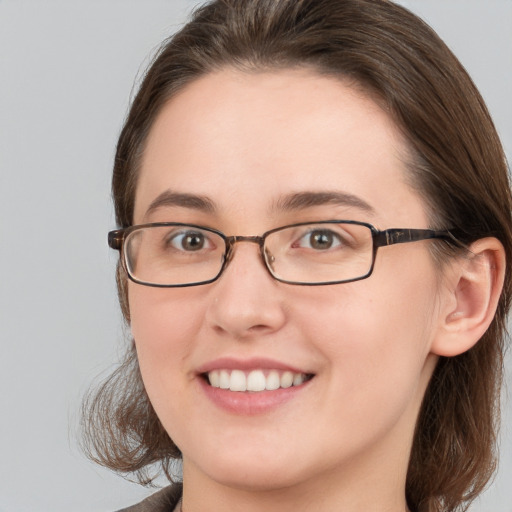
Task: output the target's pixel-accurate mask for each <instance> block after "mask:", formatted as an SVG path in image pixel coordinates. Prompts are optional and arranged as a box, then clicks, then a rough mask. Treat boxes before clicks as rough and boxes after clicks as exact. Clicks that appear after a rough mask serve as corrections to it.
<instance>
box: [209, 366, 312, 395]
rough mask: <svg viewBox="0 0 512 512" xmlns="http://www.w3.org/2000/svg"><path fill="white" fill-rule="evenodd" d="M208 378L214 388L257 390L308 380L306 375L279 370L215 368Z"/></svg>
mask: <svg viewBox="0 0 512 512" xmlns="http://www.w3.org/2000/svg"><path fill="white" fill-rule="evenodd" d="M208 380H209V381H210V385H211V386H212V387H214V388H221V389H229V390H230V391H253V392H257V391H273V390H275V389H279V388H289V387H291V386H300V385H301V384H302V383H303V382H304V381H305V380H306V375H305V374H304V373H293V372H290V371H286V372H279V371H278V370H270V371H263V370H252V371H251V372H248V373H246V372H244V371H242V370H213V371H211V372H208Z"/></svg>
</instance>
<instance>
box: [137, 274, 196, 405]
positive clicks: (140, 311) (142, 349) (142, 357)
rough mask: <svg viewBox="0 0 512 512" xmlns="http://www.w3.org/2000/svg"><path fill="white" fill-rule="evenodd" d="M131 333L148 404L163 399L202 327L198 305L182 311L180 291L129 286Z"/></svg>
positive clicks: (182, 293)
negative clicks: (150, 401) (147, 396)
mask: <svg viewBox="0 0 512 512" xmlns="http://www.w3.org/2000/svg"><path fill="white" fill-rule="evenodd" d="M128 292H129V304H130V315H131V323H130V325H131V331H132V335H133V338H134V340H135V346H136V349H137V357H138V360H139V366H140V370H141V373H142V378H143V381H144V384H145V387H146V390H147V392H148V394H149V396H150V398H151V400H152V401H153V400H157V399H158V397H159V395H162V396H166V393H167V391H168V388H169V387H175V386H176V383H177V382H178V381H179V377H181V375H182V374H183V373H184V372H185V371H186V368H185V367H184V366H183V364H182V362H183V361H184V360H187V358H188V356H189V354H190V353H191V351H192V350H193V343H191V340H194V339H195V338H196V335H197V331H198V330H199V329H200V327H201V318H204V314H202V313H201V306H200V304H201V302H200V301H197V302H196V303H195V307H185V306H184V304H185V303H186V304H189V302H187V301H186V300H185V295H186V292H185V293H184V291H183V289H179V290H175V289H157V288H149V287H144V286H140V285H135V284H132V283H130V286H129V290H128ZM173 381H175V382H173Z"/></svg>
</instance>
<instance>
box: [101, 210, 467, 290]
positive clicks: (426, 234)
mask: <svg viewBox="0 0 512 512" xmlns="http://www.w3.org/2000/svg"><path fill="white" fill-rule="evenodd" d="M308 224H354V225H358V226H365V227H367V228H368V229H369V230H370V231H371V234H372V247H373V248H372V262H371V265H370V268H369V270H368V272H367V273H366V274H364V275H363V276H359V277H355V278H352V279H343V280H340V281H323V282H319V283H308V282H302V281H288V280H286V279H281V278H279V277H276V276H275V275H274V274H273V273H272V269H271V268H270V264H269V262H268V260H267V257H266V255H265V240H266V239H267V237H268V236H269V235H271V234H272V233H275V232H277V231H282V230H283V229H288V228H294V227H297V226H306V225H308ZM165 226H189V227H191V228H196V229H200V230H203V231H209V232H210V233H214V234H216V235H218V236H220V237H221V238H222V239H223V240H224V243H225V245H226V250H225V251H224V261H223V262H222V266H221V268H220V270H219V272H218V273H217V275H216V276H215V277H213V278H212V279H208V280H207V281H198V282H194V283H185V284H157V283H149V282H146V281H141V280H140V279H137V278H136V277H134V276H133V275H132V274H131V273H130V271H129V270H128V265H127V263H126V256H125V252H124V242H125V240H126V237H127V236H128V235H129V234H130V233H132V232H133V231H137V230H139V229H144V228H150V227H165ZM454 231H455V230H454V229H452V230H434V229H410V228H391V229H385V230H383V231H381V230H378V229H377V228H376V227H374V226H373V225H372V224H369V223H367V222H360V221H356V220H321V221H308V222H298V223H296V224H287V225H286V226H281V227H278V228H274V229H271V230H269V231H266V232H265V233H263V234H262V235H255V236H243V235H232V236H227V235H225V234H224V233H222V231H219V230H217V229H213V228H208V227H205V226H199V225H197V224H186V223H183V222H151V223H147V224H136V225H134V226H129V227H126V228H122V229H115V230H113V231H110V232H109V233H108V245H109V247H111V248H112V249H115V250H117V251H119V252H120V258H121V264H122V266H123V269H124V270H125V272H126V274H127V276H128V277H129V279H130V280H131V281H133V282H134V283H137V284H141V285H144V286H152V287H155V288H185V287H188V286H199V285H203V284H210V283H213V282H214V281H216V280H217V279H219V277H220V276H221V275H222V273H223V272H224V270H225V269H226V267H227V266H228V265H229V262H230V261H231V260H232V258H233V255H234V251H233V248H234V246H235V244H236V243H239V242H249V243H255V244H258V246H259V248H260V255H261V259H262V260H263V263H264V265H265V268H266V269H267V271H268V273H269V274H270V275H271V276H272V278H273V279H275V280H276V281H279V282H280V283H286V284H292V285H298V286H326V285H331V284H343V283H352V282H354V281H361V280H363V279H367V278H368V277H370V276H371V275H372V273H373V268H374V266H375V259H376V256H377V250H378V249H379V247H387V246H389V245H396V244H403V243H409V242H417V241H420V240H432V239H439V240H446V241H449V242H452V243H454V244H456V245H459V246H460V245H461V242H460V241H459V240H458V239H457V238H456V237H455V236H454V235H453V232H454Z"/></svg>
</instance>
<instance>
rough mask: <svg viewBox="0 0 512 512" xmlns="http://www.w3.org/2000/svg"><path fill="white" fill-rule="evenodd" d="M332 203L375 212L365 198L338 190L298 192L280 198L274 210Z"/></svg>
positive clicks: (297, 208)
mask: <svg viewBox="0 0 512 512" xmlns="http://www.w3.org/2000/svg"><path fill="white" fill-rule="evenodd" d="M326 204H332V205H337V206H351V207H355V208H359V209H360V210H363V211H365V212H367V213H372V214H373V213H375V210H374V208H373V207H372V206H370V205H369V204H368V203H367V202H366V201H365V200H364V199H361V198H360V197H358V196H355V195H353V194H348V193H346V192H338V191H326V192H298V193H296V194H290V195H287V196H285V197H283V198H280V199H279V200H278V201H277V202H276V203H275V204H274V205H273V208H272V209H273V210H281V211H295V210H303V209H307V208H312V207H314V206H322V205H326Z"/></svg>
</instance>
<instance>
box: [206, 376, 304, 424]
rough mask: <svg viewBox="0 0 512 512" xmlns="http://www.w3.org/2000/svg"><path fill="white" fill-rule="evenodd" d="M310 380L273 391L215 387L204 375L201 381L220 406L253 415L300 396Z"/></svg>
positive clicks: (231, 410)
mask: <svg viewBox="0 0 512 512" xmlns="http://www.w3.org/2000/svg"><path fill="white" fill-rule="evenodd" d="M310 382H311V380H308V381H306V382H304V383H303V384H301V385H300V386H291V387H289V388H280V389H275V390H273V391H257V392H250V391H230V390H229V389H221V388H214V387H213V386H210V384H208V382H206V380H205V379H203V378H202V377H199V383H200V385H201V388H202V389H203V391H204V393H205V394H206V396H207V397H208V398H209V399H210V400H211V401H212V402H213V403H214V404H215V405H216V406H218V407H220V408H221V409H224V410H226V411H228V412H230V413H233V414H240V415H246V416H252V415H256V414H264V413H266V412H271V411H273V410H275V409H277V408H279V407H280V406H282V405H284V404H285V403H287V402H289V401H290V400H293V399H294V398H296V397H298V396H299V395H300V394H301V393H302V392H303V391H304V390H305V389H306V388H307V387H308V386H309V384H310Z"/></svg>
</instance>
